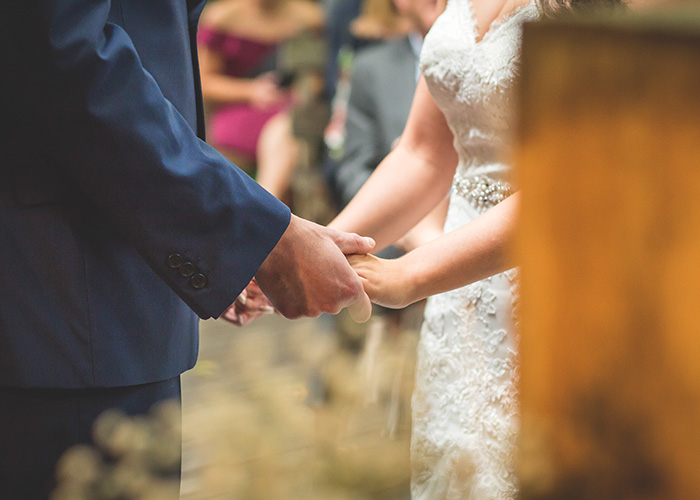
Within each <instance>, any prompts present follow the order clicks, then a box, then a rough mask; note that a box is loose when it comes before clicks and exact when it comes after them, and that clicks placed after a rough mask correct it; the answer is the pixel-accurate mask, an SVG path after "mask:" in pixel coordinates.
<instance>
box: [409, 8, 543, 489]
mask: <svg viewBox="0 0 700 500" xmlns="http://www.w3.org/2000/svg"><path fill="white" fill-rule="evenodd" d="M537 16H538V10H537V7H536V5H535V4H534V2H532V1H531V2H530V3H529V4H527V5H526V6H524V7H522V8H519V9H517V10H516V11H514V12H513V13H512V14H510V15H508V16H507V17H506V18H504V20H502V21H500V22H497V23H496V24H493V25H492V26H491V27H490V29H489V31H488V32H487V33H486V35H485V36H484V37H483V39H482V40H480V41H478V42H477V38H478V33H477V27H476V22H475V19H474V15H473V10H472V6H471V3H470V0H449V1H448V4H447V8H446V10H445V12H444V13H443V14H442V15H441V16H440V18H438V20H437V21H436V23H435V25H434V26H433V28H432V30H431V31H430V33H429V34H428V36H427V37H426V40H425V43H424V45H423V51H422V54H421V67H422V70H423V74H424V75H425V77H426V80H427V82H428V86H429V88H430V91H431V93H432V95H433V97H434V98H435V101H436V102H437V104H438V106H439V107H440V109H441V110H442V111H443V113H444V114H445V116H446V118H447V121H448V123H449V125H450V128H451V129H452V132H453V133H454V136H455V147H456V149H457V152H458V153H459V166H458V167H457V171H456V174H455V180H454V184H453V189H452V194H451V198H450V208H449V212H448V215H447V221H446V224H445V230H446V231H451V230H453V229H456V228H457V227H459V226H461V225H463V224H465V223H466V222H468V221H470V220H471V219H473V218H475V217H477V216H478V215H479V214H481V213H483V212H484V211H485V210H487V209H488V208H490V207H491V206H493V205H495V204H496V203H498V202H499V201H501V200H502V199H504V198H505V197H506V196H507V195H508V194H510V190H511V186H510V179H509V168H508V166H507V165H505V164H504V163H503V161H504V157H503V156H504V153H505V151H506V148H507V144H508V139H509V132H510V130H511V127H512V125H513V123H512V121H513V120H512V107H513V95H512V94H513V85H514V77H515V75H516V73H517V61H518V57H519V51H520V38H521V36H520V35H521V23H522V22H523V21H525V20H528V19H534V18H536V17H537ZM516 283H517V281H516V273H515V271H509V272H506V273H503V274H500V275H497V276H494V277H491V278H489V279H486V280H483V281H480V282H477V283H474V284H472V285H469V286H466V287H464V288H461V289H458V290H454V291H452V292H448V293H443V294H440V295H437V296H434V297H432V298H430V299H429V300H428V303H427V306H426V311H425V322H424V324H423V328H422V330H421V338H420V343H419V348H418V366H417V374H416V388H415V393H414V396H413V436H412V443H411V455H412V457H411V458H412V464H413V465H412V468H413V471H412V486H411V490H412V497H413V499H414V500H442V499H449V500H457V499H459V500H467V499H468V500H496V499H498V500H506V499H508V500H513V499H514V498H515V497H516V495H517V485H516V479H515V474H514V459H515V457H514V455H515V439H516V433H517V429H518V401H517V387H516V382H517V370H518V336H517V333H516V331H515V326H514V323H515V321H514V310H515V305H516V304H515V295H516V291H515V287H516Z"/></svg>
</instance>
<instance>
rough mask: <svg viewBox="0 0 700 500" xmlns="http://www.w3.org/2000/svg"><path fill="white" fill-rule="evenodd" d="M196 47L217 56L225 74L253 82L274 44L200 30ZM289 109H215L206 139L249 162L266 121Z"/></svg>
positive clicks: (241, 106) (247, 106) (244, 106)
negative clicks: (199, 46) (251, 79)
mask: <svg viewBox="0 0 700 500" xmlns="http://www.w3.org/2000/svg"><path fill="white" fill-rule="evenodd" d="M197 43H198V44H199V45H201V46H204V47H207V49H209V50H210V51H212V52H214V53H217V54H219V55H220V56H221V57H222V58H223V60H224V73H225V74H226V75H228V76H232V77H238V78H254V77H256V76H258V75H259V71H257V72H256V70H257V69H258V68H259V67H260V66H261V65H262V64H263V62H264V61H265V60H266V59H267V58H268V57H272V56H273V55H274V52H275V50H276V49H277V44H275V43H265V42H258V41H256V40H250V39H247V38H241V37H238V36H236V35H232V34H229V33H225V32H223V31H217V30H214V29H211V28H200V29H199V32H198V35H197ZM287 107H288V104H287V103H282V104H279V105H275V106H272V107H269V108H266V109H260V108H256V107H253V106H251V105H250V104H247V103H232V104H224V105H221V106H219V107H217V108H216V109H215V111H214V112H213V113H212V116H211V120H210V123H209V130H208V136H209V140H210V142H211V143H212V145H213V146H214V147H217V148H221V149H225V150H228V151H234V152H236V153H238V154H240V155H242V156H243V157H244V158H246V159H249V160H251V161H255V159H256V147H257V144H258V138H259V137H260V132H261V131H262V128H263V126H264V125H265V123H267V121H268V120H269V119H270V118H272V117H273V116H275V115H276V114H278V113H279V112H280V111H282V110H284V109H286V108H287Z"/></svg>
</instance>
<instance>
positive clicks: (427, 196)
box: [330, 146, 454, 250]
mask: <svg viewBox="0 0 700 500" xmlns="http://www.w3.org/2000/svg"><path fill="white" fill-rule="evenodd" d="M448 161H449V160H448ZM453 172H454V167H452V168H450V167H449V166H448V167H447V168H445V167H443V166H435V165H431V164H429V163H428V162H425V161H423V160H422V159H421V158H420V157H419V156H418V155H416V154H415V153H413V152H411V151H409V150H408V149H407V148H405V147H401V146H399V147H397V148H396V149H395V150H394V151H392V152H391V153H390V154H389V155H388V156H387V157H386V158H385V159H384V161H382V163H381V164H380V165H379V167H377V169H376V170H375V172H374V173H373V174H372V176H371V177H370V178H369V179H368V180H367V182H366V183H365V185H364V186H362V189H360V191H359V192H358V193H357V195H356V196H355V197H354V198H353V199H352V200H351V201H350V203H349V204H348V206H347V207H346V208H345V209H344V210H343V211H342V212H341V213H340V214H339V215H338V216H337V217H336V218H335V220H334V221H333V222H331V224H330V226H331V227H333V228H335V229H338V230H341V231H346V232H355V233H358V234H362V235H365V236H371V237H372V238H374V239H375V240H376V242H377V246H376V250H380V249H382V248H384V247H386V246H388V245H390V244H392V243H394V242H395V241H396V240H397V239H399V238H400V237H402V236H403V235H404V234H406V232H407V231H408V230H409V229H410V228H412V227H413V226H414V225H415V224H416V223H418V222H419V221H420V220H421V219H422V218H423V217H424V216H425V215H426V214H427V213H428V212H430V210H431V209H433V208H434V207H435V206H436V205H437V204H438V203H439V202H440V201H441V200H442V199H444V198H445V196H446V195H447V193H448V192H449V188H450V184H451V181H452V175H453Z"/></svg>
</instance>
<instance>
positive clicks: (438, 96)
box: [420, 0, 537, 180]
mask: <svg viewBox="0 0 700 500" xmlns="http://www.w3.org/2000/svg"><path fill="white" fill-rule="evenodd" d="M536 16H537V7H536V5H535V3H534V2H530V3H528V4H527V5H525V6H524V7H521V8H518V9H516V10H515V11H513V12H512V13H510V14H509V15H507V16H506V17H505V18H504V19H503V20H501V21H495V22H494V24H492V25H491V27H490V28H489V30H488V31H487V32H486V34H485V35H484V37H483V39H481V40H480V41H478V42H477V38H478V36H479V34H478V31H477V25H476V20H475V17H474V14H473V10H472V6H471V2H470V0H449V2H448V3H447V7H446V9H445V12H444V13H443V14H442V15H441V16H440V17H439V18H438V20H437V21H436V22H435V24H434V25H433V29H432V30H431V31H430V33H428V36H427V37H426V39H425V43H424V45H423V50H422V52H421V61H420V62H421V69H422V71H423V74H424V75H425V79H426V82H427V83H428V86H429V88H430V92H431V94H432V95H433V97H434V99H435V102H436V103H437V105H438V106H439V107H440V109H441V110H442V112H443V113H444V114H445V117H446V118H447V122H448V124H449V126H450V128H451V129H452V132H453V133H454V136H455V142H454V145H455V149H456V150H457V153H458V154H459V158H460V165H459V167H458V172H457V173H458V174H460V175H462V176H471V175H488V176H490V177H493V178H496V179H502V180H508V179H507V177H508V175H507V173H508V169H507V167H506V166H505V165H504V164H503V163H502V161H503V153H504V150H505V147H506V145H507V143H508V142H509V139H510V137H509V135H510V130H511V127H512V107H513V103H512V99H513V86H514V78H515V75H516V72H517V68H518V65H517V60H518V57H519V51H520V33H521V30H520V28H519V27H520V24H521V23H522V22H523V21H525V20H528V19H533V18H535V17H536Z"/></svg>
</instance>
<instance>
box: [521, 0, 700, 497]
mask: <svg viewBox="0 0 700 500" xmlns="http://www.w3.org/2000/svg"><path fill="white" fill-rule="evenodd" d="M698 14H699V13H698V11H697V10H695V11H693V10H688V11H685V13H680V14H663V15H662V14H659V13H650V14H648V15H631V14H630V15H627V16H625V18H624V19H610V18H608V19H604V20H599V21H596V20H577V21H567V22H556V23H555V22H551V23H550V22H544V23H535V24H531V25H527V26H526V27H525V34H524V42H523V63H522V64H523V66H522V75H521V76H522V78H521V92H520V104H519V108H520V122H519V130H518V136H517V148H516V150H515V163H516V165H517V172H518V175H519V179H520V185H521V186H522V193H523V194H522V212H521V222H520V225H519V234H518V240H517V244H516V247H517V251H516V253H517V258H518V263H519V264H520V265H521V267H522V286H521V326H522V328H521V360H522V361H521V395H522V433H521V445H520V450H521V452H520V467H519V474H520V477H521V488H522V494H521V498H522V499H523V500H554V499H557V500H584V499H585V500H633V499H634V500H637V499H639V500H641V499H644V500H652V499H653V500H691V499H700V22H698V21H700V16H699V15H698Z"/></svg>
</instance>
